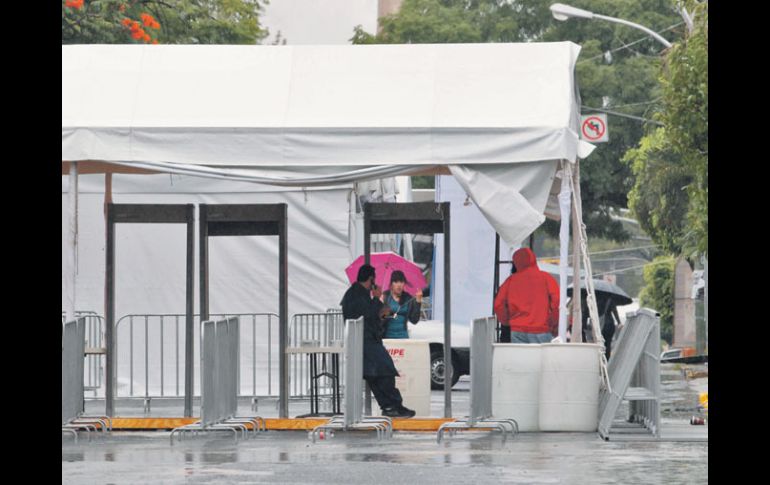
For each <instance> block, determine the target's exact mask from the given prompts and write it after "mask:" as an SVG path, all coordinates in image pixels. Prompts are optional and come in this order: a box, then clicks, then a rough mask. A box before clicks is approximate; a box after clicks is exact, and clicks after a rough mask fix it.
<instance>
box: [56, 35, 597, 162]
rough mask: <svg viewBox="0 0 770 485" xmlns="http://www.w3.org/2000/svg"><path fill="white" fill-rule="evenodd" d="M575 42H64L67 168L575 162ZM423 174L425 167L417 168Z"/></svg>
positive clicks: (582, 147) (64, 149)
mask: <svg viewBox="0 0 770 485" xmlns="http://www.w3.org/2000/svg"><path fill="white" fill-rule="evenodd" d="M579 51H580V48H579V46H577V45H575V44H573V43H570V42H557V43H529V44H422V45H414V44H413V45H366V46H223V45H212V46H200V45H197V46H187V45H185V46H180V45H167V46H157V45H155V46H140V45H67V46H62V160H63V161H80V160H95V161H120V162H165V163H172V164H175V163H179V164H188V165H207V166H209V167H216V166H220V167H224V166H227V167H248V166H252V167H253V166H259V167H287V166H305V167H308V166H315V167H318V166H337V167H339V166H371V165H379V166H383V165H395V164H399V165H404V164H408V165H411V166H414V165H422V166H426V168H427V167H428V166H431V165H444V164H466V165H467V164H477V163H511V162H531V161H541V160H555V159H566V160H575V158H576V157H577V156H578V155H579V153H578V152H579V151H581V153H580V155H581V156H585V154H587V153H586V152H585V151H584V150H585V148H586V147H585V144H582V142H579V139H578V123H579V110H578V106H579V98H578V93H577V88H576V85H575V80H574V67H575V61H576V59H577V56H578V53H579ZM418 168H419V167H418Z"/></svg>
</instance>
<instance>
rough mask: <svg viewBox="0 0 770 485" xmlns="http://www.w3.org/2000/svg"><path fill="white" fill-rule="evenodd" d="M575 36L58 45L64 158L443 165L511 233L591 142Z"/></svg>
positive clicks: (311, 169) (349, 169) (316, 167)
mask: <svg viewBox="0 0 770 485" xmlns="http://www.w3.org/2000/svg"><path fill="white" fill-rule="evenodd" d="M579 51H580V48H579V47H578V46H577V45H575V44H572V43H569V42H559V43H528V44H441V45H413V44H410V45H367V46H221V45H216V46H139V45H109V46H107V45H88V46H62V162H63V163H62V173H63V174H66V173H68V171H69V170H71V172H70V173H71V174H73V175H77V169H78V166H85V167H83V168H90V169H92V170H95V169H94V166H101V167H104V166H112V165H114V166H120V167H121V170H122V171H125V170H133V171H136V170H137V169H142V170H151V171H155V172H169V173H178V174H186V175H197V176H204V177H213V178H224V179H230V180H236V181H252V182H260V183H267V184H274V185H284V186H299V187H303V186H316V185H329V184H331V185H338V184H343V183H349V182H352V181H364V180H371V179H378V178H382V177H390V176H394V175H399V174H400V175H407V174H416V173H447V172H450V173H451V174H452V175H453V176H454V177H455V178H456V179H457V181H458V183H459V184H460V186H461V187H462V189H463V190H465V191H466V192H467V193H468V195H469V196H470V197H471V199H472V200H473V202H474V203H475V205H476V206H477V207H478V208H479V210H480V211H481V212H482V214H484V217H485V218H486V219H487V220H488V221H489V222H490V224H491V225H492V226H493V227H494V229H495V230H496V231H497V232H498V233H499V234H500V236H501V237H502V238H503V239H504V240H505V241H506V242H508V243H509V244H510V243H514V244H515V243H518V242H520V241H522V240H523V239H524V238H525V237H527V236H528V235H529V234H530V233H531V232H532V231H534V230H535V229H536V228H537V227H538V226H539V225H540V224H542V222H543V221H544V220H545V217H544V213H545V212H546V208H547V207H550V208H551V209H549V210H553V207H558V204H556V203H555V201H554V200H552V199H553V197H554V195H555V194H556V193H558V192H559V190H558V188H557V187H559V186H562V184H561V182H560V181H558V180H557V177H556V173H557V172H556V171H557V169H558V168H559V163H558V161H562V162H561V164H562V166H563V167H565V168H566V169H569V165H570V164H569V163H568V162H575V161H576V160H577V158H578V157H581V158H582V157H586V156H588V154H589V153H590V152H591V150H592V148H593V147H592V146H591V145H589V144H587V143H584V142H581V141H580V139H579V136H578V133H579V120H580V116H579V114H580V111H579V106H580V100H579V93H578V89H577V85H576V83H575V63H576V60H577V57H578V53H579ZM69 162H85V163H78V165H74V164H71V163H69ZM94 162H96V164H95V165H94ZM104 162H106V165H99V164H103V163H104ZM88 165H91V167H88ZM107 170H110V169H107ZM562 173H563V174H564V175H563V178H564V180H565V183H564V184H563V187H564V189H565V192H564V193H565V194H566V193H567V192H566V189H567V188H568V186H569V183H568V181H569V179H570V177H569V173H570V172H569V170H562ZM76 178H77V177H73V179H76ZM73 182H75V183H73V184H72V186H73V187H77V185H76V180H74V181H73ZM574 187H575V185H574V184H573V188H574ZM74 193H75V194H77V189H76V188H75V189H74ZM549 199H551V200H549ZM70 200H71V203H72V207H73V209H71V210H70V212H71V217H72V218H73V221H74V218H75V216H74V214H76V213H77V207H76V202H77V197H72V198H71V199H70ZM575 200H576V201H577V200H579V199H577V198H576V199H575ZM549 202H550V204H549ZM568 210H569V209H566V208H565V207H562V209H561V211H562V212H561V214H562V219H563V221H562V224H566V223H567V220H566V219H568V217H564V216H565V215H566V214H568ZM575 214H576V215H577V218H578V221H579V219H580V207H579V205H576V206H575ZM71 227H72V230H71V241H72V245H73V248H74V247H75V245H76V244H77V236H76V229H77V224H76V222H73V224H72V225H71ZM583 242H584V241H583ZM562 244H563V245H566V241H565V240H564V238H563V239H562ZM71 254H73V255H74V254H76V251H75V250H73V251H71ZM584 256H585V255H584ZM71 257H72V259H73V261H74V256H71ZM565 265H566V261H565V259H562V261H561V266H562V287H563V288H562V294H563V293H564V291H565V289H564V287H566V266H565ZM70 266H71V267H75V264H74V263H73V264H71V265H70ZM587 269H588V278H589V283H588V284H589V287H588V288H589V293H591V287H590V268H589V267H587ZM75 286H76V285H75V284H72V288H73V290H72V291H73V295H72V297H71V298H70V300H71V301H72V302H73V304H74V301H75V298H74V288H75ZM591 303H592V300H591V299H590V298H589V306H590V307H591V309H592V310H591V313H592V316H594V317H596V311H595V308H594V307H595V304H593V305H591ZM594 303H595V302H594ZM71 310H74V308H72V309H70V310H68V313H71ZM594 320H596V319H595V318H594ZM446 331H447V332H448V330H446ZM562 335H563V334H562ZM599 338H601V337H599ZM445 343H446V348H445V357H446V358H447V359H449V353H448V352H449V350H448V348H449V347H450V342H449V340H448V337H447V340H445ZM445 392H446V395H445V399H446V403H447V404H446V408H445V409H446V416H447V417H449V416H451V408H450V407H449V404H448V403H449V401H450V399H449V396H450V393H449V387H447V389H446V390H445ZM284 405H285V402H284ZM285 412H286V411H285V410H284V411H282V413H285Z"/></svg>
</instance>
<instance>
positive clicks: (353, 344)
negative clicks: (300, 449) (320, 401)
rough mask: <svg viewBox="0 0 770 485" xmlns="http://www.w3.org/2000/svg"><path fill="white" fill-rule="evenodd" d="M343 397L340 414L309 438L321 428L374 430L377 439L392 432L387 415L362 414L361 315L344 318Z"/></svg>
mask: <svg viewBox="0 0 770 485" xmlns="http://www.w3.org/2000/svg"><path fill="white" fill-rule="evenodd" d="M344 347H345V353H344V355H345V362H344V364H343V368H344V371H343V372H344V375H345V397H344V402H343V405H342V408H343V414H342V416H334V417H332V418H331V419H330V420H329V421H328V422H327V423H325V424H322V425H320V426H316V427H315V428H313V431H311V432H310V439H312V440H313V443H315V440H316V437H320V436H321V432H323V431H333V430H343V431H348V430H352V429H365V430H375V431H377V439H382V438H390V437H392V436H393V421H391V419H390V418H387V417H384V416H383V417H364V416H363V404H364V400H363V398H364V388H363V382H364V359H363V357H362V356H363V355H364V317H359V318H358V319H357V320H345V342H344Z"/></svg>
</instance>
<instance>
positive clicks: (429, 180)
mask: <svg viewBox="0 0 770 485" xmlns="http://www.w3.org/2000/svg"><path fill="white" fill-rule="evenodd" d="M435 187H436V177H434V176H433V175H416V176H413V177H412V188H413V189H433V188H435Z"/></svg>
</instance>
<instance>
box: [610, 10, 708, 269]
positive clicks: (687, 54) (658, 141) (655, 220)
mask: <svg viewBox="0 0 770 485" xmlns="http://www.w3.org/2000/svg"><path fill="white" fill-rule="evenodd" d="M689 7H690V8H689V10H690V11H691V12H693V13H694V16H695V22H694V29H693V31H692V32H690V33H689V34H688V35H687V36H686V37H685V38H684V39H683V40H682V41H681V42H677V43H675V44H674V45H673V46H672V47H671V49H670V50H669V51H668V53H667V55H666V58H665V63H664V65H663V67H662V71H661V72H662V75H661V78H660V81H661V84H662V86H663V90H662V109H661V112H660V113H659V115H658V118H659V119H660V121H662V122H663V123H664V124H665V127H666V128H665V129H658V130H655V131H654V132H652V133H650V134H648V135H647V136H646V137H644V138H643V139H642V140H641V141H640V143H639V147H638V148H637V149H634V150H630V151H629V152H628V154H627V156H626V158H625V161H626V162H628V163H629V164H630V165H631V166H632V170H633V172H634V175H635V176H636V181H635V185H634V188H633V190H632V191H631V192H630V194H629V204H630V206H631V208H632V209H633V211H634V213H635V214H636V216H637V218H638V219H639V220H640V222H642V224H643V226H644V227H645V229H646V230H647V231H648V232H649V234H650V235H651V236H652V238H653V240H654V241H655V242H656V243H658V244H660V245H661V246H663V247H664V248H665V249H666V250H667V251H670V252H671V253H672V254H676V255H683V256H685V257H687V258H692V257H693V256H694V255H695V254H697V253H705V254H708V4H707V3H703V4H696V3H695V2H689Z"/></svg>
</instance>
